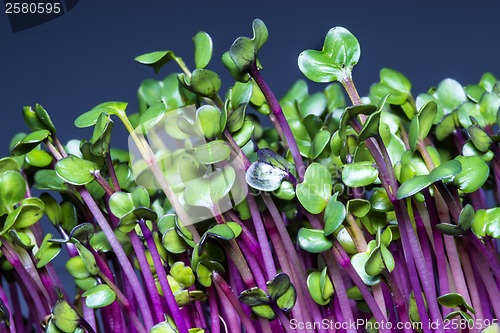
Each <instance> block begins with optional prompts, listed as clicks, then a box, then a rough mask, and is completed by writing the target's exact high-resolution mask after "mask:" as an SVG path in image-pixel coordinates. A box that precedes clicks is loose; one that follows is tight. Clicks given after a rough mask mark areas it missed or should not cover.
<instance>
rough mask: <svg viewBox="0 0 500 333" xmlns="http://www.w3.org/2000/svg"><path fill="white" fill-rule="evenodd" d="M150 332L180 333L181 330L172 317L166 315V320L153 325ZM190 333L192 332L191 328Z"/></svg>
mask: <svg viewBox="0 0 500 333" xmlns="http://www.w3.org/2000/svg"><path fill="white" fill-rule="evenodd" d="M148 333H179V330H178V329H177V325H176V324H175V322H174V320H173V319H172V317H170V316H165V321H163V322H161V323H159V324H156V325H155V326H153V327H152V328H151V330H150V331H149V332H148ZM189 333H191V330H190V332H189ZM199 333H203V332H199Z"/></svg>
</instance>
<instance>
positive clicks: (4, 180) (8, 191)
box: [0, 170, 26, 215]
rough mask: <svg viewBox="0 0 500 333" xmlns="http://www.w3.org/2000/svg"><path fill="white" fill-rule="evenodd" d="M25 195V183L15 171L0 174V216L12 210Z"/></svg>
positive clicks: (21, 176)
mask: <svg viewBox="0 0 500 333" xmlns="http://www.w3.org/2000/svg"><path fill="white" fill-rule="evenodd" d="M25 194H26V182H25V180H24V177H23V175H21V174H20V173H19V172H17V171H13V170H8V171H5V172H3V173H0V215H3V214H5V213H6V212H8V211H11V210H12V207H13V206H14V205H16V204H17V203H18V202H19V201H21V200H22V199H23V198H24V196H25Z"/></svg>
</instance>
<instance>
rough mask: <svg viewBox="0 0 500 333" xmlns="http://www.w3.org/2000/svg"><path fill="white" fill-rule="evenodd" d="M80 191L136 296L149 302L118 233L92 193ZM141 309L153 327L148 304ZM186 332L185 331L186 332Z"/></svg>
mask: <svg viewBox="0 0 500 333" xmlns="http://www.w3.org/2000/svg"><path fill="white" fill-rule="evenodd" d="M78 192H79V193H80V195H81V196H82V199H83V200H84V201H85V203H86V204H87V206H88V208H89V209H90V211H91V212H92V214H93V215H94V217H95V220H96V221H97V223H98V224H99V227H100V228H101V230H102V231H103V232H104V234H105V235H106V238H107V239H108V241H109V244H110V245H111V248H112V249H113V252H114V253H115V255H116V258H117V259H118V262H119V263H120V266H121V267H122V270H123V273H124V274H125V276H126V278H127V279H128V280H129V282H130V284H131V286H132V289H133V291H134V294H135V297H136V299H137V300H138V301H139V302H145V304H146V303H147V298H146V294H145V293H144V290H143V289H142V286H141V283H140V282H139V279H138V278H137V275H136V274H135V271H134V268H133V267H132V264H131V263H130V261H129V260H128V258H127V255H126V254H125V251H124V250H123V248H122V246H121V244H120V242H119V241H118V239H117V238H116V235H115V233H114V231H113V229H111V227H110V226H109V224H108V221H107V220H106V218H105V217H104V215H103V214H102V212H101V210H100V209H99V207H98V206H97V204H96V202H95V201H94V198H92V196H91V195H90V193H89V192H88V191H87V189H85V188H84V187H79V188H78ZM139 310H140V311H141V315H142V318H143V320H144V323H145V325H146V329H150V328H151V327H153V325H154V324H153V318H152V316H151V312H150V311H148V310H149V307H148V306H139ZM184 333H185V332H184Z"/></svg>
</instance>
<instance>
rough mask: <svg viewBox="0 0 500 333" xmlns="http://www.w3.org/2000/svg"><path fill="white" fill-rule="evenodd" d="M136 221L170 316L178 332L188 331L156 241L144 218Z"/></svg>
mask: <svg viewBox="0 0 500 333" xmlns="http://www.w3.org/2000/svg"><path fill="white" fill-rule="evenodd" d="M138 223H139V226H140V227H141V231H142V234H143V235H144V238H145V239H146V244H147V245H148V249H149V252H150V253H151V258H152V259H153V263H154V265H155V267H156V274H157V275H158V280H159V281H160V285H161V289H162V290H163V294H164V295H165V299H166V301H167V304H168V308H169V309H170V311H171V314H172V317H173V318H174V322H175V324H176V325H177V328H178V329H179V332H180V333H188V328H187V326H186V323H185V322H184V318H183V316H182V313H181V311H180V310H179V306H178V305H177V302H176V300H175V297H174V294H173V293H172V289H171V288H170V283H168V278H167V274H166V272H165V269H164V267H163V263H162V261H161V257H160V254H159V253H158V248H157V247H156V243H155V241H154V239H153V234H152V233H151V230H149V228H148V226H147V225H146V223H145V222H144V220H142V219H141V220H139V221H138Z"/></svg>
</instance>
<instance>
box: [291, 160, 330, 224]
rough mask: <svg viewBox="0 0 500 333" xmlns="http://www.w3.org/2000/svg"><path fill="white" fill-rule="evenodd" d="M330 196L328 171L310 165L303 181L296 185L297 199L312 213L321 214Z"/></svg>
mask: <svg viewBox="0 0 500 333" xmlns="http://www.w3.org/2000/svg"><path fill="white" fill-rule="evenodd" d="M331 196H332V179H331V176H330V172H329V171H328V169H327V168H326V167H325V166H324V165H322V164H319V163H312V164H311V165H309V167H308V168H307V170H306V173H305V175H304V181H303V182H302V183H300V184H298V185H297V198H298V199H299V201H300V203H301V204H302V206H304V208H305V209H306V210H307V211H308V212H310V213H312V214H319V213H321V212H322V211H323V210H324V209H325V207H326V205H327V203H328V200H330V198H331Z"/></svg>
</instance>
